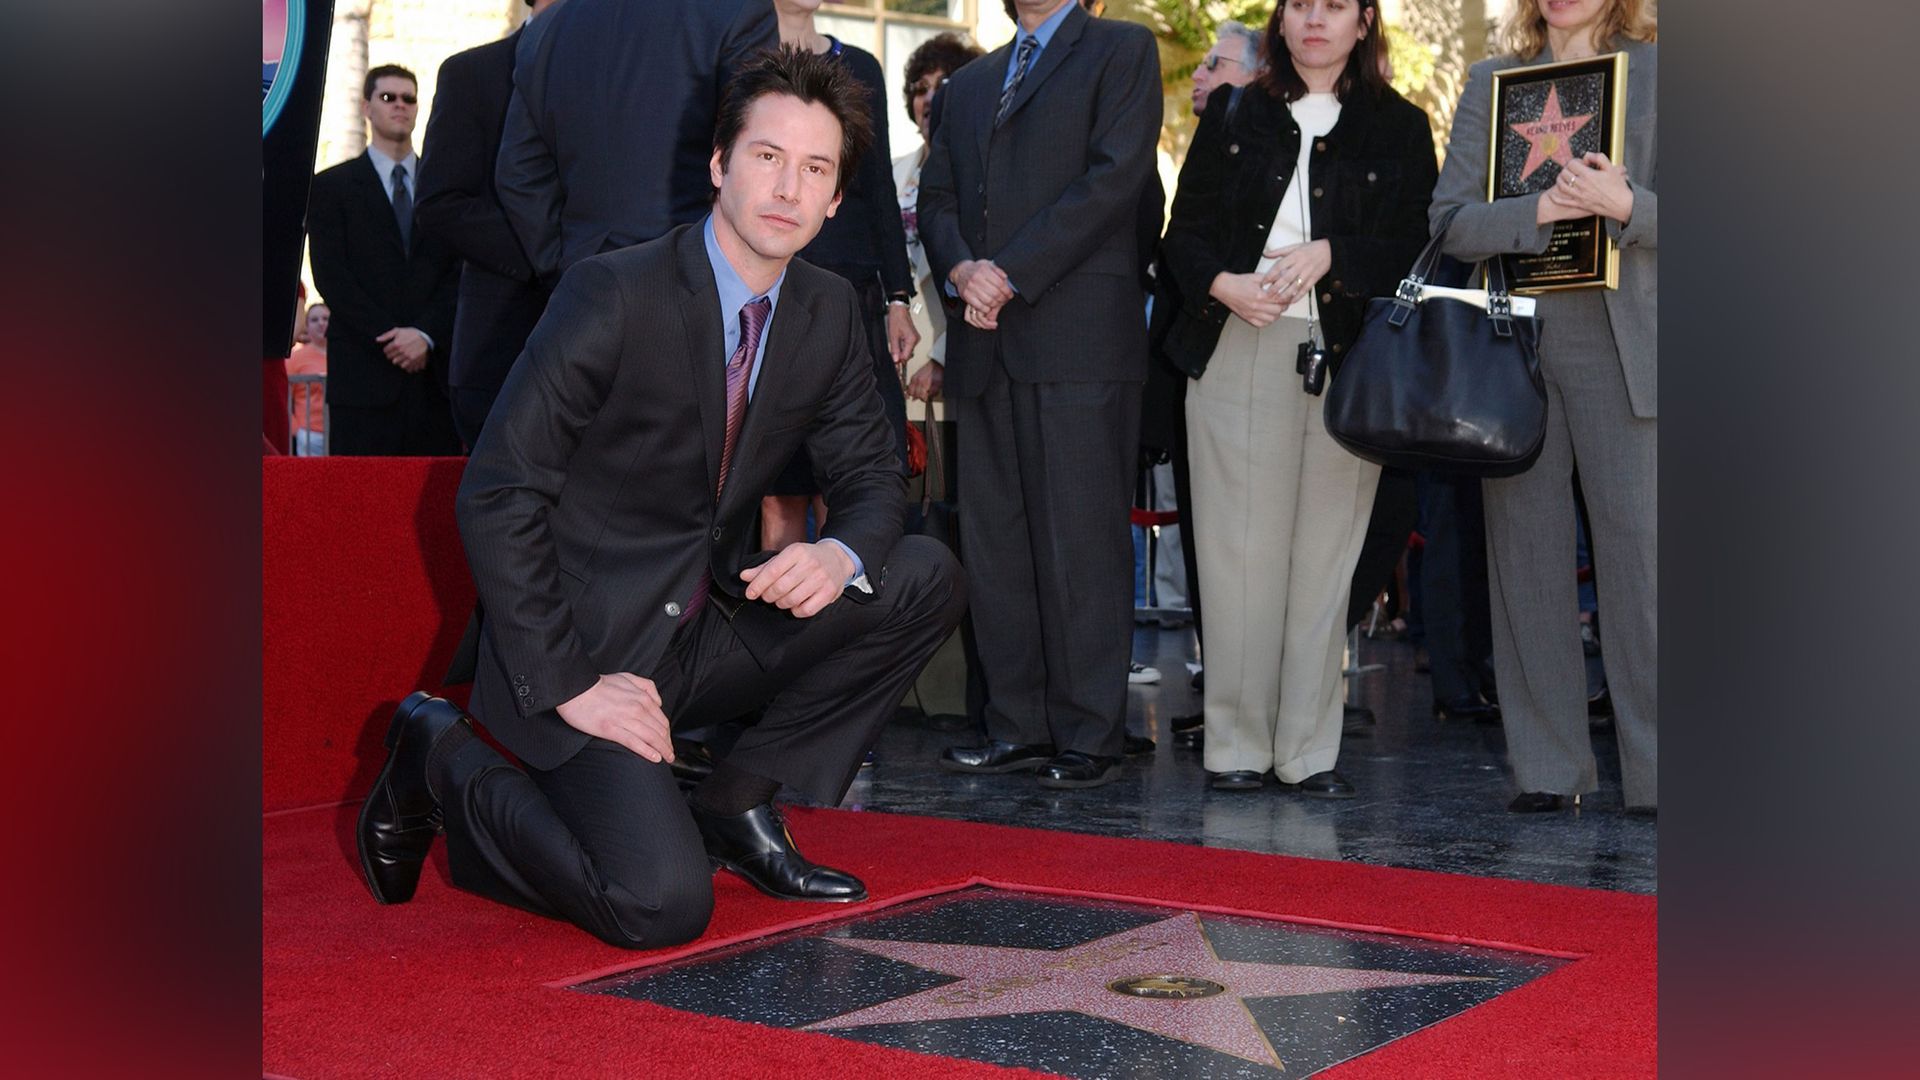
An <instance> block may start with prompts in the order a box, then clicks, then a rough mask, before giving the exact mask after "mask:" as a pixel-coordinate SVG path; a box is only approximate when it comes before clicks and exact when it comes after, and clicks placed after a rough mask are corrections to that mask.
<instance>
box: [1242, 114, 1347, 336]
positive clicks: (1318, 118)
mask: <svg viewBox="0 0 1920 1080" xmlns="http://www.w3.org/2000/svg"><path fill="white" fill-rule="evenodd" d="M1291 109H1292V111H1293V122H1294V123H1296V124H1299V125H1300V161H1299V164H1298V165H1297V166H1296V167H1295V168H1294V170H1293V178H1292V179H1291V180H1288V181H1287V193H1286V194H1285V195H1283V196H1281V197H1280V209H1279V210H1278V211H1277V212H1275V213H1274V215H1273V228H1271V229H1268V230H1267V246H1266V249H1265V250H1267V251H1272V250H1274V249H1275V248H1282V247H1287V246H1289V245H1291V244H1298V243H1302V242H1304V241H1306V240H1309V239H1312V236H1313V234H1312V233H1311V232H1310V231H1309V230H1308V228H1307V224H1308V223H1307V219H1306V218H1305V217H1304V216H1303V212H1304V211H1305V209H1306V205H1307V201H1308V200H1306V199H1305V198H1304V197H1303V195H1302V194H1301V190H1302V186H1303V185H1304V184H1306V182H1307V163H1308V161H1309V160H1311V159H1312V157H1313V141H1314V140H1315V139H1318V138H1319V137H1320V136H1322V135H1325V134H1326V133H1327V132H1329V131H1332V130H1333V125H1334V124H1337V123H1339V122H1340V98H1339V97H1338V96H1336V95H1334V94H1307V95H1306V96H1304V97H1302V98H1301V99H1300V100H1299V101H1296V102H1294V103H1293V105H1292V106H1291ZM1278 261H1279V260H1277V259H1269V258H1267V257H1266V256H1265V255H1262V256H1260V263H1259V265H1257V266H1255V267H1254V268H1253V272H1254V273H1256V274H1264V273H1266V272H1267V270H1268V268H1270V267H1272V266H1273V264H1274V263H1275V262H1278ZM1309 284H1311V283H1309ZM1312 294H1313V290H1312V289H1308V290H1307V291H1306V292H1305V293H1302V294H1301V296H1300V299H1298V300H1295V301H1294V302H1293V306H1292V307H1290V308H1288V309H1287V311H1286V315H1287V317H1288V318H1291V319H1305V318H1307V317H1309V316H1310V315H1311V314H1312V309H1311V308H1310V307H1309V306H1308V303H1307V299H1308V297H1310V296H1311V295H1312Z"/></svg>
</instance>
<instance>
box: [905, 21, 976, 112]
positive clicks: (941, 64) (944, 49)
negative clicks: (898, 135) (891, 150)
mask: <svg viewBox="0 0 1920 1080" xmlns="http://www.w3.org/2000/svg"><path fill="white" fill-rule="evenodd" d="M986 54H987V51H986V50H985V49H982V48H981V47H980V46H978V45H975V44H974V43H973V42H971V41H968V40H967V39H966V38H964V37H961V36H960V35H959V34H956V33H954V32H953V31H951V30H949V31H947V32H946V33H944V34H938V35H936V36H934V37H930V38H928V39H927V40H925V41H923V42H921V43H920V47H919V48H917V49H915V50H913V54H912V55H911V56H908V57H907V83H906V93H905V95H904V99H903V101H902V104H904V105H906V107H907V119H909V120H912V119H913V118H914V117H913V88H914V87H915V86H917V85H919V82H920V80H921V79H924V78H926V77H927V76H928V75H930V74H932V73H933V72H936V71H939V72H944V73H946V74H947V75H952V74H953V73H954V72H956V71H959V70H960V69H961V68H963V67H965V66H967V64H968V63H969V62H971V61H973V60H975V59H978V58H979V57H982V56H985V55H986Z"/></svg>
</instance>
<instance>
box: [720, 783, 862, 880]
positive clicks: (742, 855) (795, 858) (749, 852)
mask: <svg viewBox="0 0 1920 1080" xmlns="http://www.w3.org/2000/svg"><path fill="white" fill-rule="evenodd" d="M687 806H688V809H690V810H692V811H693V822H694V824H695V825H697V826H699V829H700V840H701V842H702V843H703V844H705V845H706V848H707V859H708V860H709V861H711V862H712V863H713V865H715V866H717V867H719V868H721V869H723V870H731V871H733V872H734V873H736V874H738V875H740V876H741V877H743V878H746V879H747V883H748V884H749V885H752V886H753V887H754V888H756V889H759V890H760V891H761V892H763V893H766V894H767V895H768V896H775V897H779V898H780V899H782V900H815V901H820V902H823V903H838V904H845V903H851V902H854V901H858V900H865V899H866V898H867V887H866V886H865V885H864V884H862V883H861V881H860V879H859V878H857V877H854V876H853V875H852V874H849V873H847V872H846V871H845V870H835V869H832V868H831V867H826V866H820V865H818V864H816V863H814V862H812V861H811V860H809V859H808V858H807V857H806V856H805V855H802V854H800V850H799V849H798V848H797V847H795V846H794V843H793V834H792V833H790V832H788V831H787V823H786V819H785V818H783V817H782V816H781V815H780V811H778V810H776V809H774V807H773V804H771V803H761V804H760V805H759V806H756V807H754V808H753V809H751V810H748V811H747V812H746V813H744V814H734V815H732V816H727V815H724V814H714V813H709V812H707V811H706V810H703V809H701V808H700V804H699V803H697V802H689V803H688V804H687Z"/></svg>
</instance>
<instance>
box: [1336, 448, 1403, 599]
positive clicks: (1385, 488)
mask: <svg viewBox="0 0 1920 1080" xmlns="http://www.w3.org/2000/svg"><path fill="white" fill-rule="evenodd" d="M1419 522H1420V495H1419V492H1418V490H1417V489H1415V487H1414V484H1413V474H1412V473H1409V472H1402V471H1401V470H1399V469H1382V470H1380V486H1379V487H1377V488H1375V489H1374V492H1373V515H1372V516H1371V517H1369V518H1368V519H1367V536H1366V539H1365V540H1364V541H1363V542H1362V543H1361V545H1360V561H1359V562H1358V563H1356V564H1354V568H1353V591H1352V592H1351V593H1350V594H1349V596H1348V598H1347V627H1348V628H1349V629H1351V628H1352V627H1353V626H1354V625H1355V624H1356V623H1358V622H1360V621H1361V620H1362V619H1365V618H1366V617H1367V610H1368V609H1369V608H1371V607H1372V606H1373V600H1374V598H1375V597H1377V596H1379V595H1380V590H1381V589H1383V588H1385V587H1386V586H1387V583H1388V582H1390V581H1392V580H1393V568H1394V567H1396V566H1398V565H1400V556H1402V555H1404V554H1406V550H1407V537H1408V536H1409V535H1410V534H1411V533H1412V532H1413V529H1414V526H1415V525H1417V524H1419ZM1405 603H1406V601H1405V598H1404V597H1403V598H1402V599H1401V604H1402V606H1404V605H1405Z"/></svg>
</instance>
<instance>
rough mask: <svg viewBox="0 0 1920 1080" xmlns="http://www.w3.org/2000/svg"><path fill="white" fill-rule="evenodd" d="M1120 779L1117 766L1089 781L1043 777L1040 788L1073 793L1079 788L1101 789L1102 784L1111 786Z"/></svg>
mask: <svg viewBox="0 0 1920 1080" xmlns="http://www.w3.org/2000/svg"><path fill="white" fill-rule="evenodd" d="M1119 778H1120V766H1118V765H1115V766H1113V767H1112V768H1110V769H1108V770H1107V771H1106V772H1103V773H1101V774H1100V775H1099V776H1096V777H1093V778H1092V779H1089V780H1060V779H1056V778H1054V777H1051V776H1043V777H1041V778H1040V786H1041V787H1043V788H1053V789H1054V790H1056V791H1072V790H1075V789H1078V788H1090V787H1099V786H1101V785H1102V784H1111V783H1113V782H1114V781H1115V780H1118V779H1119Z"/></svg>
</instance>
